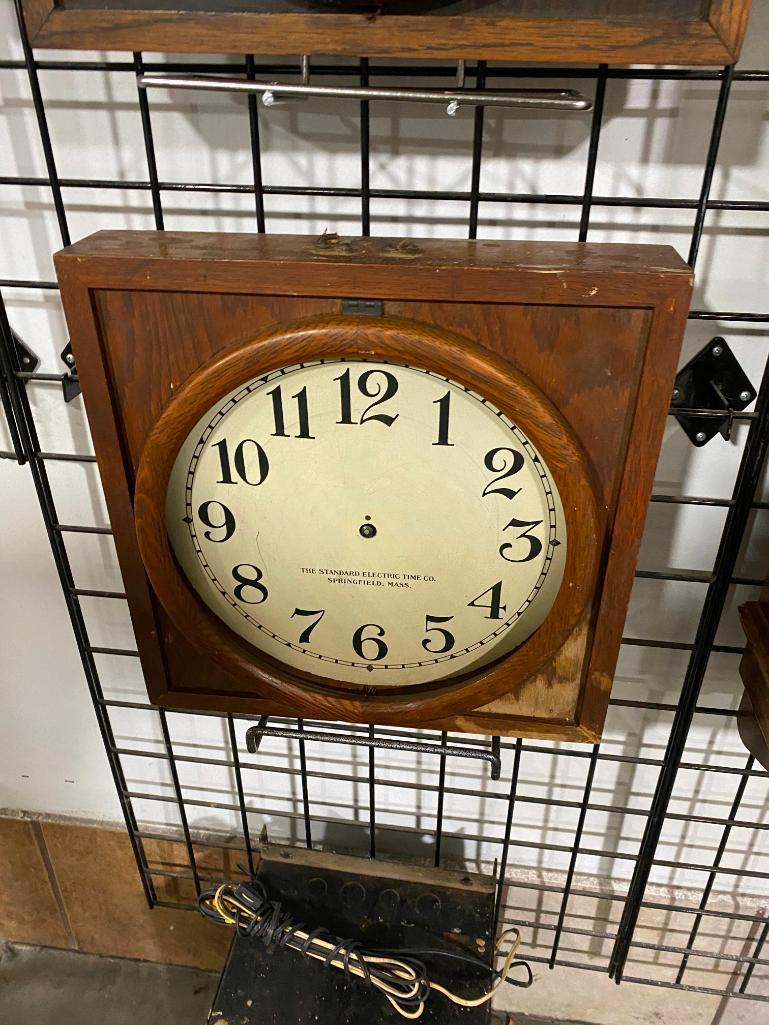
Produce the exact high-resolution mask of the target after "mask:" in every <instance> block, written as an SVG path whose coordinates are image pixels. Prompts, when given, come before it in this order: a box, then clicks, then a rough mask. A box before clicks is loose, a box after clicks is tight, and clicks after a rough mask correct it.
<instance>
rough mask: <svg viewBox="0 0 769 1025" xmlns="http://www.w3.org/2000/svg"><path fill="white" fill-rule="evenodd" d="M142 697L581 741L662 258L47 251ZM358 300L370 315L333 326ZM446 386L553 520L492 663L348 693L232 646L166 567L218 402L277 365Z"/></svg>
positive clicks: (219, 246) (641, 505) (236, 246)
mask: <svg viewBox="0 0 769 1025" xmlns="http://www.w3.org/2000/svg"><path fill="white" fill-rule="evenodd" d="M56 266H57V272H58V275H59V280H60V284H61V292H62V299H63V302H64V307H65V312H66V315H67V320H68V323H69V326H70V331H71V334H72V346H73V351H74V353H75V357H76V361H77V367H78V372H79V376H80V380H81V384H82V388H83V394H84V398H85V401H86V406H87V411H88V416H89V422H90V425H91V431H92V435H93V439H94V446H95V451H96V455H97V459H98V462H99V469H100V472H101V475H102V480H103V483H104V489H105V496H106V500H107V506H108V510H109V515H110V521H111V523H112V527H113V533H114V538H115V545H116V549H117V554H118V558H119V561H120V565H121V570H122V573H123V578H124V582H125V588H126V594H127V597H128V601H129V608H130V611H131V616H132V620H133V625H134V629H135V632H136V638H137V646H138V649H139V654H140V658H141V662H142V668H143V671H144V675H145V679H146V683H147V689H148V692H149V694H150V697H151V699H152V700H153V701H155V702H156V703H158V704H160V705H165V706H170V707H176V708H190V709H196V708H197V709H206V710H216V711H220V712H224V711H241V712H248V713H253V714H272V715H281V714H283V715H304V716H313V717H316V718H322V719H344V720H348V721H358V722H374V723H379V724H399V725H424V726H429V727H435V728H441V729H451V730H462V731H468V732H479V733H493V734H500V733H501V734H508V735H509V734H513V735H519V736H535V737H548V738H554V739H564V740H572V741H589V742H593V741H595V740H596V739H598V737H599V736H600V733H601V729H602V726H603V721H604V718H605V714H606V709H607V706H608V700H609V694H610V690H611V681H612V676H613V672H614V668H615V664H616V659H617V655H618V651H619V645H620V640H621V634H622V627H623V623H624V618H625V612H626V608H627V603H628V600H629V594H630V588H631V586H632V580H633V573H634V569H635V563H636V557H637V552H638V547H639V544H640V538H641V533H642V529H643V522H644V518H645V510H646V504H647V501H648V497H649V494H650V492H651V485H652V480H653V475H654V468H655V465H656V458H657V453H658V449H659V444H660V441H661V435H662V430H663V426H664V423H665V416H666V413H667V409H668V403H669V398H670V392H671V388H672V382H673V377H674V373H675V369H676V365H677V360H678V353H679V348H680V341H681V337H682V334H683V329H684V326H685V321H686V314H687V311H688V303H689V298H690V293H691V273H690V271H689V269H688V267H687V266H686V265H685V264H684V263H683V262H682V261H681V260H680V258H678V257H677V256H676V254H675V253H674V252H673V250H671V249H669V248H668V247H664V246H624V245H589V244H566V243H562V244H561V243H559V244H556V243H509V242H504V243H499V242H461V241H451V242H449V241H435V240H433V241H419V242H418V243H417V244H414V243H411V244H410V245H408V246H402V245H398V244H397V240H392V239H381V238H378V239H350V240H342V241H341V242H340V243H339V244H336V245H328V244H324V243H323V242H321V243H320V244H318V243H317V242H314V241H313V240H312V239H311V238H309V237H307V236H286V235H284V236H265V235H255V236H252V235H244V234H238V235H219V234H208V233H174V232H166V233H157V232H120V231H117V232H99V233H97V234H96V235H94V236H91V237H90V238H88V239H85V240H83V241H82V242H79V243H77V244H75V245H74V246H71V247H69V248H67V249H65V250H64V251H63V252H61V253H59V254H58V255H57V257H56ZM351 298H353V299H355V298H359V299H375V300H377V301H378V302H381V304H382V307H383V316H382V317H371V316H356V315H353V316H350V315H347V314H343V313H342V301H343V299H351ZM334 356H336V357H337V358H344V357H361V358H364V359H365V358H368V359H377V360H380V361H391V362H394V363H398V362H400V363H405V364H408V365H413V366H417V367H419V368H421V369H425V370H430V371H433V372H437V373H440V374H443V375H445V376H446V377H450V378H452V379H453V380H456V381H457V382H458V383H460V384H463V385H465V386H466V387H469V388H471V389H473V390H474V391H476V392H478V393H480V394H482V395H484V396H485V397H486V398H487V399H488V400H489V401H491V402H493V403H494V405H496V406H497V407H498V408H499V409H500V410H501V411H502V412H506V413H507V414H508V415H509V416H510V417H511V418H512V419H514V420H515V421H517V422H518V423H519V424H520V426H521V429H522V430H523V431H524V432H525V433H526V434H527V435H528V436H529V437H530V438H531V440H532V442H533V443H534V445H535V446H536V448H537V449H538V450H539V451H540V452H541V454H542V457H543V459H544V461H545V463H546V464H547V465H548V467H549V468H550V470H551V472H552V474H553V477H554V480H555V483H556V485H557V487H558V490H559V492H560V494H561V497H562V501H563V505H564V510H565V512H566V511H567V510H568V512H566V515H567V526H568V545H567V553H566V567H565V571H564V583H563V585H562V587H561V589H560V591H559V593H558V596H557V598H556V600H555V603H554V605H553V607H552V609H551V610H550V612H549V614H548V616H547V617H546V619H545V621H544V623H543V624H542V625H541V626H540V627H539V628H538V629H537V630H536V631H535V632H534V633H533V634H532V635H531V637H529V638H528V639H527V640H526V641H525V642H524V643H523V644H521V645H520V647H519V648H517V649H516V650H515V651H513V652H512V654H509V655H507V656H505V657H503V658H501V659H500V660H499V661H498V662H496V663H492V664H491V665H489V666H485V667H483V668H481V669H480V670H476V671H475V672H474V673H468V674H465V675H464V676H461V677H458V678H456V679H451V680H448V681H441V682H431V683H426V684H423V685H420V686H418V687H409V688H403V689H401V688H392V687H388V688H386V689H385V688H382V689H381V690H377V688H375V687H372V688H369V690H370V693H369V694H368V695H366V696H363V695H362V693H361V691H360V690H359V689H355V688H354V687H353V685H348V684H344V683H341V684H340V683H339V681H329V680H324V679H322V678H320V677H317V678H313V677H308V676H307V675H305V674H300V673H298V672H296V671H292V670H289V669H288V668H287V667H285V666H283V665H282V664H279V663H278V662H277V661H274V660H271V659H270V658H269V656H267V655H264V654H262V653H258V652H255V649H254V648H253V647H252V646H251V645H249V644H248V643H247V642H246V641H244V640H243V639H241V638H240V637H238V636H237V635H236V634H235V633H234V632H233V631H232V630H230V629H229V628H228V627H227V626H225V625H224V624H223V623H221V622H220V621H219V620H218V619H217V618H216V617H215V616H214V615H213V613H212V612H211V611H210V610H209V609H208V607H207V606H206V605H205V604H204V603H203V602H202V601H201V599H200V598H198V596H197V595H196V594H195V592H194V591H193V590H192V588H191V587H190V585H189V584H188V583H187V581H186V579H185V578H184V576H183V574H182V573H181V570H180V569H179V567H178V565H177V563H176V561H175V559H174V557H173V554H172V550H171V546H170V543H169V540H168V536H167V533H166V528H165V514H164V510H165V491H166V486H167V482H168V478H169V475H170V472H171V468H172V466H173V463H174V460H175V457H176V455H177V452H178V450H179V447H180V446H181V444H182V443H183V440H184V438H185V437H186V436H187V433H188V431H189V430H190V429H191V427H192V426H193V425H194V424H195V423H196V422H197V420H198V419H199V418H200V416H201V415H202V414H203V413H204V412H205V411H206V410H207V409H209V408H210V407H211V405H212V403H214V402H215V401H216V400H217V399H218V398H219V397H220V396H222V395H225V394H227V393H228V392H230V391H231V390H232V389H233V388H234V387H237V386H238V385H240V384H242V383H245V382H246V381H248V380H251V379H253V378H255V377H257V376H259V375H261V374H264V373H266V372H269V371H270V370H274V369H277V368H278V367H282V366H287V365H291V364H293V363H297V362H303V361H308V360H316V359H323V358H333V357H334Z"/></svg>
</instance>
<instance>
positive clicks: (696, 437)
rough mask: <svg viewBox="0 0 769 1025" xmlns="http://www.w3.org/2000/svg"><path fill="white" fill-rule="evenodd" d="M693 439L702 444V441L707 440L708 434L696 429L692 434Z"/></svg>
mask: <svg viewBox="0 0 769 1025" xmlns="http://www.w3.org/2000/svg"><path fill="white" fill-rule="evenodd" d="M694 440H695V441H697V442H699V444H700V445H702V443H703V442H705V441H707V440H708V436H707V434H705V432H704V431H697V433H696V434H695V435H694Z"/></svg>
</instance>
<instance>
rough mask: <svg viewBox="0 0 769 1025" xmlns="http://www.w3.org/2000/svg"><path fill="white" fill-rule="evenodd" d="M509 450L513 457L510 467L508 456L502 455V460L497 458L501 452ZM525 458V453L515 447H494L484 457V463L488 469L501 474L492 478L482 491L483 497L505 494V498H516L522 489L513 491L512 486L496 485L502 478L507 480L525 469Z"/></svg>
mask: <svg viewBox="0 0 769 1025" xmlns="http://www.w3.org/2000/svg"><path fill="white" fill-rule="evenodd" d="M504 452H508V453H509V454H510V455H511V456H512V457H513V458H512V462H511V463H510V466H509V467H508V465H507V464H508V459H507V457H506V456H504V455H503V456H502V459H501V461H500V460H498V459H497V456H498V455H500V454H501V453H504ZM523 464H524V458H523V455H522V454H521V453H520V452H518V451H517V450H516V449H514V448H492V449H491V450H490V451H489V452H487V453H486V455H485V456H484V458H483V465H484V466H485V467H486V469H487V470H491V472H492V473H498V474H499V476H498V477H495V478H494V479H493V480H490V481H489V483H488V484H487V485H486V487H485V488H484V489H483V491H482V492H481V497H482V498H485V497H486V496H487V495H504V496H505V498H515V496H516V495H517V494H519V493H520V491H521V489H520V488H518V489H517V491H513V490H512V489H511V488H498V487H495V485H496V484H499V482H500V481H501V480H506V479H507V478H508V477H513V476H514V475H515V474H516V473H518V472H519V470H522V469H523Z"/></svg>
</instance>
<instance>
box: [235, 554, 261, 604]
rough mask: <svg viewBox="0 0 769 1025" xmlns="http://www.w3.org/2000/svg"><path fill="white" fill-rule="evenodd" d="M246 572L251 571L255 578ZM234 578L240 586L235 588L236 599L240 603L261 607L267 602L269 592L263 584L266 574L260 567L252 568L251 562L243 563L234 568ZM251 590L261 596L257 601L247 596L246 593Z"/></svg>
mask: <svg viewBox="0 0 769 1025" xmlns="http://www.w3.org/2000/svg"><path fill="white" fill-rule="evenodd" d="M245 570H250V571H251V572H252V573H253V576H246V574H245ZM232 576H233V578H234V579H235V580H237V582H238V586H237V587H236V588H235V597H236V598H237V599H238V601H242V602H244V603H245V604H246V605H261V604H262V602H263V601H267V598H268V596H269V592H268V590H267V588H266V587H265V586H264V584H262V583H261V579H262V577H263V576H264V574H263V573H262V571H261V570H260V569H259V567H258V566H252V565H251V563H249V562H241V563H240V565H238V566H233V567H232ZM251 588H253V590H254V591H256V593H257V594H258V595H259V597H258V598H257V599H256V600H254V599H252V598H246V596H245V592H246V591H247V590H249V589H251Z"/></svg>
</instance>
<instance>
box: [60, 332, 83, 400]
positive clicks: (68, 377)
mask: <svg viewBox="0 0 769 1025" xmlns="http://www.w3.org/2000/svg"><path fill="white" fill-rule="evenodd" d="M61 359H62V362H63V363H64V364H65V365H66V367H67V370H68V371H69V373H67V374H65V375H64V377H63V378H62V380H61V390H62V391H63V392H64V401H65V402H71V401H72V400H73V399H76V398H77V397H78V395H79V394H80V379H79V378H78V376H77V366H76V365H75V354H74V353H73V351H72V342H67V344H66V345H65V346H64V348H63V349H62V350H61Z"/></svg>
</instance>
